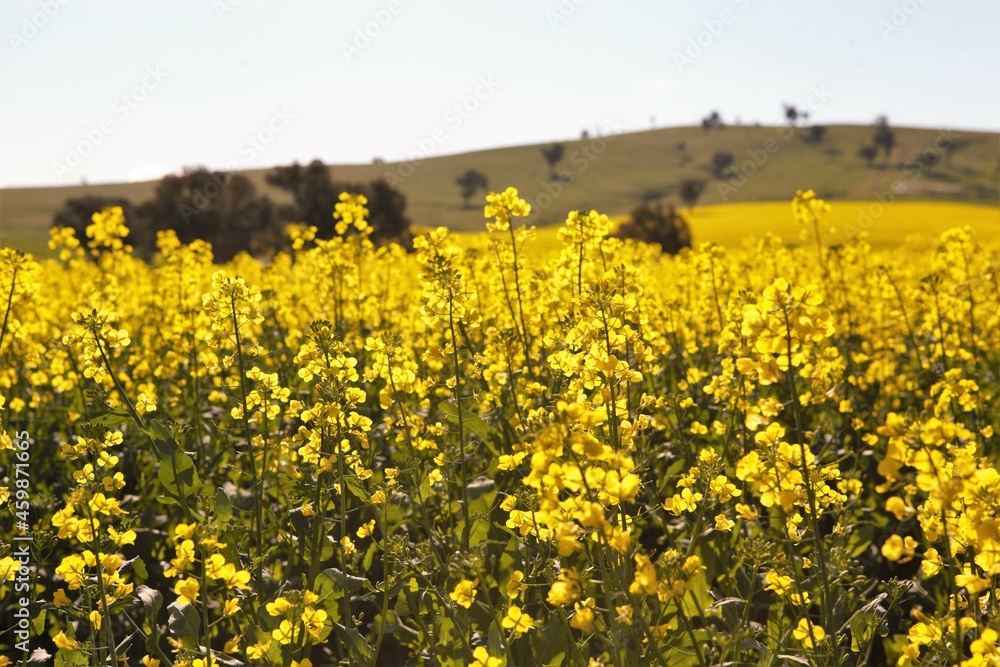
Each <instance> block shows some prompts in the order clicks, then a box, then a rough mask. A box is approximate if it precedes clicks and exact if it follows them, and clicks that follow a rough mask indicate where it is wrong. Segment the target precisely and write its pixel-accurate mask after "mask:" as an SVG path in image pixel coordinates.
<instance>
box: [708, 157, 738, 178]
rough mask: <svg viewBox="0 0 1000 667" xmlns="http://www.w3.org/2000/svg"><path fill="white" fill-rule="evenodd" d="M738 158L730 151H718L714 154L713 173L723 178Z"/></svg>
mask: <svg viewBox="0 0 1000 667" xmlns="http://www.w3.org/2000/svg"><path fill="white" fill-rule="evenodd" d="M735 162H736V160H735V158H733V154H732V153H730V152H729V151H718V152H716V153H714V154H713V155H712V164H711V170H712V175H713V176H715V177H716V178H718V179H720V180H721V179H722V178H724V177H725V176H726V173H727V172H728V171H729V169H730V167H732V166H733V164H735Z"/></svg>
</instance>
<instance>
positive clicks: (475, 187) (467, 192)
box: [455, 169, 490, 208]
mask: <svg viewBox="0 0 1000 667" xmlns="http://www.w3.org/2000/svg"><path fill="white" fill-rule="evenodd" d="M455 183H456V184H457V185H458V190H459V194H460V195H461V196H462V205H463V206H464V207H465V208H469V207H470V206H469V200H470V199H472V196H473V195H475V194H476V193H477V192H479V191H480V190H485V189H486V188H487V187H489V183H490V182H489V180H488V179H487V178H486V176H484V175H483V174H481V173H480V172H478V171H476V170H475V169H469V170H468V171H466V172H465V173H464V174H462V175H461V176H459V177H458V178H456V179H455Z"/></svg>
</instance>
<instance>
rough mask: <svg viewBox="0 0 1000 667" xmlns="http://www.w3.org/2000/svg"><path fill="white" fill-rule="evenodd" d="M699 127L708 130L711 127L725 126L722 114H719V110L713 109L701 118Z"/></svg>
mask: <svg viewBox="0 0 1000 667" xmlns="http://www.w3.org/2000/svg"><path fill="white" fill-rule="evenodd" d="M701 127H702V129H703V130H705V131H706V132H708V131H709V130H710V129H712V128H713V127H725V124H724V123H723V122H722V116H720V115H719V112H718V111H713V112H712V113H710V114H708V115H707V116H705V117H704V118H702V119H701Z"/></svg>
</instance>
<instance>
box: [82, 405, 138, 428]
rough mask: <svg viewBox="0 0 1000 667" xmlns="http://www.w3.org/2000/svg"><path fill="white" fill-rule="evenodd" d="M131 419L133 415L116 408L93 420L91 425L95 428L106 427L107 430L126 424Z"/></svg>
mask: <svg viewBox="0 0 1000 667" xmlns="http://www.w3.org/2000/svg"><path fill="white" fill-rule="evenodd" d="M131 417H132V415H130V414H129V413H128V412H126V411H125V410H122V409H121V408H115V409H114V410H112V411H111V412H109V413H108V414H106V415H101V416H100V417H95V418H94V419H91V420H90V423H91V424H93V425H94V426H104V427H106V428H114V427H115V426H119V425H121V424H124V423H125V422H127V421H128V420H129V419H131Z"/></svg>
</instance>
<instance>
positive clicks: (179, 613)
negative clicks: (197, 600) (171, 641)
mask: <svg viewBox="0 0 1000 667" xmlns="http://www.w3.org/2000/svg"><path fill="white" fill-rule="evenodd" d="M167 610H168V611H169V612H170V619H169V620H168V621H167V628H168V629H169V630H170V634H172V635H174V636H175V637H179V638H180V640H181V643H183V644H184V646H185V648H191V649H193V648H196V647H197V646H198V633H199V632H200V631H201V619H200V618H199V616H198V611H197V610H196V609H195V608H194V605H193V604H185V605H182V604H179V603H177V602H172V603H171V604H170V606H168V607H167Z"/></svg>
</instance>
